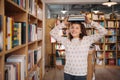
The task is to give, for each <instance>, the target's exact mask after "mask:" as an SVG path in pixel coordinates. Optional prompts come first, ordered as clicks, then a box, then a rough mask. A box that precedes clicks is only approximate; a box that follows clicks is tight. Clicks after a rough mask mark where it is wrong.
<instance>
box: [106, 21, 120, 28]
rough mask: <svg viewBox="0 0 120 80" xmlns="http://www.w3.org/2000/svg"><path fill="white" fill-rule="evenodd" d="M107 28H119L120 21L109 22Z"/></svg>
mask: <svg viewBox="0 0 120 80" xmlns="http://www.w3.org/2000/svg"><path fill="white" fill-rule="evenodd" d="M106 27H107V28H119V27H120V21H107V24H106Z"/></svg>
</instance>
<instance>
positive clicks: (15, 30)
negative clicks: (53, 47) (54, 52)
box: [0, 0, 44, 80]
mask: <svg viewBox="0 0 120 80" xmlns="http://www.w3.org/2000/svg"><path fill="white" fill-rule="evenodd" d="M42 6H43V4H42V1H41V0H0V65H1V66H0V79H1V80H6V79H10V80H16V79H17V80H42V76H43V74H42V73H43V72H42V71H43V58H44V57H43V51H42V50H43V25H42V24H43V18H42V17H43V16H42V11H43V10H42V9H43V8H42ZM11 74H12V75H11ZM9 76H11V77H9Z"/></svg>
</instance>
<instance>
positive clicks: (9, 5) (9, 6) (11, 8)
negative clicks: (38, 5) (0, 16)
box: [5, 0, 26, 13]
mask: <svg viewBox="0 0 120 80" xmlns="http://www.w3.org/2000/svg"><path fill="white" fill-rule="evenodd" d="M5 1H6V2H5V6H6V9H5V10H6V11H7V12H17V13H18V12H26V10H25V9H24V8H22V7H20V6H19V5H17V4H16V3H15V2H13V1H12V0H5Z"/></svg>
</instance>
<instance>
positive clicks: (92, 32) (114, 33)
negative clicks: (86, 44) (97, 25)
mask: <svg viewBox="0 0 120 80" xmlns="http://www.w3.org/2000/svg"><path fill="white" fill-rule="evenodd" d="M86 32H87V35H92V34H96V33H98V30H91V29H87V30H86ZM116 32H117V31H116V29H108V34H107V35H116Z"/></svg>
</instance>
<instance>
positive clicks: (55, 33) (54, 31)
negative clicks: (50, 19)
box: [50, 23, 67, 45]
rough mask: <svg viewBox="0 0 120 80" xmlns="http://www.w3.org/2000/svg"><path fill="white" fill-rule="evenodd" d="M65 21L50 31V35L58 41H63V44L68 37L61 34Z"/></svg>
mask: <svg viewBox="0 0 120 80" xmlns="http://www.w3.org/2000/svg"><path fill="white" fill-rule="evenodd" d="M64 26H65V25H64V23H61V24H59V25H57V26H55V27H54V28H53V29H52V30H51V31H50V35H51V36H52V37H53V38H54V39H56V40H57V41H58V42H60V43H62V44H63V45H65V43H66V40H67V38H66V37H62V36H61V35H59V32H60V29H62V28H63V27H64Z"/></svg>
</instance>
